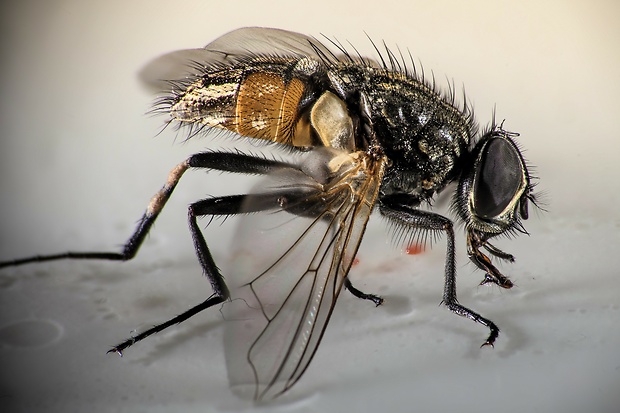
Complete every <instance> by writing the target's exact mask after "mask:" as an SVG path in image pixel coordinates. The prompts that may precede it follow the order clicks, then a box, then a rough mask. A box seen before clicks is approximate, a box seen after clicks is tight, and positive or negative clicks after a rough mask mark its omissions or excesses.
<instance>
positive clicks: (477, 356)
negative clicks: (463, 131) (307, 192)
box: [0, 0, 620, 413]
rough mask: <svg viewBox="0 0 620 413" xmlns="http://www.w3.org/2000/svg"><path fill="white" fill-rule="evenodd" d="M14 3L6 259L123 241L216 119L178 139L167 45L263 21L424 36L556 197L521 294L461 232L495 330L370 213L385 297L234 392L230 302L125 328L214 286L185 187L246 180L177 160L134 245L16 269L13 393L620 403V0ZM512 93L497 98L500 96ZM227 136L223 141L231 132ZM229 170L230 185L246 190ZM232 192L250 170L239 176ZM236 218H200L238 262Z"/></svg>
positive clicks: (8, 355) (43, 405) (8, 319)
mask: <svg viewBox="0 0 620 413" xmlns="http://www.w3.org/2000/svg"><path fill="white" fill-rule="evenodd" d="M470 3H471V2H459V1H453V2H452V1H436V2H428V1H421V2H418V1H402V2H393V3H389V2H383V3H381V5H380V7H378V6H377V4H378V3H367V4H364V3H360V2H359V1H333V0H332V1H322V0H320V1H313V2H305V3H302V4H300V5H299V6H296V5H295V6H294V5H293V2H290V1H283V2H268V3H260V4H259V3H258V2H249V1H247V2H242V1H234V2H198V1H197V2H191V1H184V2H182V5H181V4H180V3H175V2H153V1H144V2H137V1H135V2H110V1H108V2H80V1H69V0H67V1H48V2H34V1H33V2H28V1H25V2H20V3H19V6H17V5H14V6H7V5H5V4H4V3H3V5H2V6H1V10H0V16H2V17H0V19H1V23H2V24H1V25H0V30H1V31H2V32H1V33H2V36H1V37H0V38H1V40H0V42H1V43H0V44H1V45H2V56H3V58H2V72H1V74H2V76H1V77H0V85H1V89H0V96H2V98H1V99H2V100H1V102H2V106H1V113H2V117H1V119H2V120H1V122H0V128H1V129H0V131H1V132H0V136H1V148H0V168H1V169H0V175H1V176H2V180H1V181H0V194H1V195H0V211H1V214H0V234H1V237H2V240H1V245H0V260H3V259H9V258H14V257H21V256H28V255H31V254H36V253H53V252H58V251H65V250H67V249H92V250H96V249H104V250H105V249H110V248H115V247H116V246H118V245H120V244H121V243H123V242H124V241H125V239H126V238H127V237H128V236H129V234H130V233H131V231H132V230H133V226H134V223H135V221H136V220H137V219H138V218H139V216H140V215H141V213H142V211H143V209H144V208H145V206H146V203H147V201H148V199H149V198H150V196H151V195H152V194H153V193H154V191H156V190H157V189H158V188H159V187H160V186H161V184H162V183H163V181H164V179H165V177H166V174H167V172H168V170H169V169H170V168H171V167H172V166H173V165H175V164H176V163H177V162H179V161H180V160H182V159H183V158H184V157H185V156H186V155H187V154H190V153H193V152H197V151H200V150H202V149H203V148H205V147H212V146H213V142H211V141H209V140H208V139H202V140H200V139H195V140H192V141H190V142H189V143H187V144H179V143H177V144H173V142H174V138H175V135H174V133H173V132H172V131H166V132H164V133H163V134H161V135H159V136H157V137H156V138H154V136H155V135H156V134H157V132H158V130H159V127H160V125H161V122H162V119H161V118H151V117H148V116H144V115H143V114H144V112H146V111H147V110H148V108H149V104H150V102H151V101H152V99H153V96H152V95H151V94H149V93H148V92H147V91H145V90H144V89H143V88H142V87H141V86H140V83H139V81H138V79H137V76H136V74H137V72H138V71H139V69H140V68H141V67H142V66H143V65H144V64H145V63H146V62H148V61H149V60H150V59H152V58H153V57H155V56H157V55H159V54H162V53H165V52H168V51H171V50H175V49H181V48H190V47H200V46H203V45H204V44H206V43H208V42H209V41H211V40H213V39H214V38H216V37H218V36H219V35H221V34H223V33H225V32H227V31H229V30H232V29H234V28H237V27H242V26H251V25H262V26H272V27H280V28H284V29H289V30H294V31H299V32H302V33H306V34H312V35H318V34H320V33H325V34H328V35H330V36H336V37H337V38H339V39H343V40H345V39H346V40H350V41H351V42H352V43H353V44H355V45H356V47H357V48H358V49H359V50H360V51H362V52H363V53H365V54H369V55H372V48H371V46H370V45H369V43H368V41H367V40H366V39H365V35H364V31H366V32H368V34H369V35H370V36H371V37H373V38H374V39H376V40H381V39H385V40H386V41H387V42H388V44H395V43H398V44H399V45H400V46H401V47H402V48H406V47H408V48H409V49H410V50H411V52H412V54H413V56H415V57H416V58H417V59H419V60H420V61H421V62H422V63H423V64H424V67H425V69H426V70H427V72H428V71H430V70H433V71H434V73H435V76H436V78H437V80H438V82H439V83H440V84H442V83H444V79H445V78H446V76H447V77H448V78H449V79H454V81H455V84H456V85H457V87H460V85H461V84H464V85H465V87H466V90H467V92H468V97H469V98H470V99H471V100H472V102H473V103H474V104H475V107H476V113H477V116H478V120H479V121H480V123H481V124H482V125H484V124H486V123H488V122H489V121H490V119H491V113H492V110H493V108H494V107H496V111H497V118H498V119H500V120H501V119H504V118H505V119H506V123H505V127H506V128H507V129H508V130H514V131H518V132H520V133H521V138H520V140H519V141H520V142H521V144H522V146H523V147H524V148H526V156H527V158H528V159H529V160H530V162H531V163H532V164H534V165H536V166H537V169H536V173H537V174H538V175H539V176H540V177H541V183H540V189H541V190H544V191H547V192H548V193H549V195H548V203H549V205H548V209H549V213H544V214H536V213H533V214H532V217H531V219H530V220H529V221H528V222H527V223H526V224H527V225H526V226H527V229H528V230H529V231H530V232H531V234H532V235H531V236H530V237H526V236H521V237H519V238H518V239H516V240H507V239H503V240H501V241H500V242H499V243H498V245H499V246H500V247H501V248H504V249H506V250H508V251H510V252H512V253H514V254H515V255H516V256H517V262H516V263H515V264H513V265H502V266H501V268H502V270H503V271H504V272H505V273H506V274H507V275H509V276H511V278H512V279H513V280H514V281H515V282H516V284H517V287H516V288H514V289H513V290H510V291H499V290H498V289H497V288H487V287H477V283H478V282H479V281H480V280H481V278H482V273H480V272H479V271H476V270H475V269H474V267H473V265H471V264H467V263H466V257H465V254H464V252H465V251H464V248H465V246H464V237H463V235H462V232H459V233H458V248H459V264H458V270H459V294H460V296H459V297H460V300H461V302H462V303H463V304H466V305H468V306H470V307H472V308H474V309H476V310H478V311H480V312H481V313H483V314H485V315H486V316H488V317H489V318H491V319H492V320H494V321H495V322H496V323H497V324H498V325H499V326H500V328H501V329H502V334H501V335H500V338H499V340H498V341H497V343H496V346H495V349H490V348H484V349H479V348H478V346H479V345H480V343H482V341H483V340H484V338H485V337H486V334H487V330H486V329H485V328H483V327H481V326H477V325H475V324H473V323H471V322H469V321H467V320H463V319H460V318H459V317H456V316H454V315H452V314H450V313H449V312H448V310H446V309H445V308H443V307H439V306H438V303H439V301H440V298H441V291H442V281H443V280H442V274H443V257H444V250H445V242H444V240H440V241H439V242H438V243H437V245H435V248H434V249H433V250H432V251H430V252H428V253H425V254H423V255H421V256H415V257H411V256H406V255H404V254H402V253H401V252H400V251H401V250H399V249H398V248H392V247H391V245H390V244H389V238H388V237H387V235H386V234H387V233H386V231H385V230H384V222H383V221H382V220H381V219H379V217H373V218H374V219H373V224H372V225H371V227H370V229H369V232H368V234H367V236H366V237H365V241H364V244H363V246H362V251H361V252H360V255H359V257H360V261H361V262H360V265H359V266H357V267H356V268H355V270H354V273H353V275H352V276H353V279H354V280H355V281H356V284H357V285H358V286H359V287H360V288H363V289H364V290H365V291H370V292H377V293H379V294H381V295H383V296H384V297H385V298H386V300H387V302H386V304H385V306H383V307H380V308H377V309H376V308H374V307H373V306H372V305H370V304H369V303H365V302H361V301H359V300H356V299H354V298H353V297H352V296H351V295H350V294H347V293H345V294H343V295H342V296H341V298H340V301H339V302H338V306H337V308H336V312H335V314H334V316H333V319H332V322H331V324H330V326H329V328H328V331H327V334H326V337H325V339H324V340H323V343H322V345H321V347H320V349H319V352H318V353H317V356H316V358H315V359H314V361H313V363H312V364H311V367H310V368H309V370H308V372H307V373H306V375H305V376H304V377H303V379H302V380H301V381H300V382H299V383H298V384H297V385H296V386H295V388H294V389H293V391H292V392H290V393H289V394H288V395H287V396H286V397H284V398H282V399H281V400H278V401H276V402H275V405H274V406H266V407H254V406H252V405H250V404H248V403H245V402H242V401H240V400H238V399H236V398H235V397H234V396H233V395H232V393H231V392H230V390H229V389H228V384H227V378H226V372H225V365H224V352H223V347H222V341H221V339H222V335H223V334H222V328H221V327H222V321H221V316H220V313H219V312H218V311H211V312H206V313H204V314H201V315H200V316H197V317H195V318H193V319H192V320H190V321H188V322H186V323H184V324H183V325H182V326H180V327H177V328H171V329H169V331H167V332H165V333H163V334H160V335H158V336H156V337H153V338H150V339H148V340H146V341H145V342H143V343H141V344H140V345H139V346H136V347H134V348H131V349H130V350H128V351H127V352H126V355H125V357H123V358H122V359H121V358H118V357H115V356H114V355H106V354H105V352H106V350H107V349H108V348H109V346H110V345H113V344H115V343H117V342H118V341H119V340H122V339H124V338H126V337H127V336H129V335H130V334H131V332H132V330H134V329H136V330H143V329H145V328H148V327H149V326H150V325H152V324H154V323H157V322H161V321H163V320H165V319H168V318H169V317H171V316H173V315H176V314H178V313H179V312H181V311H183V310H184V309H186V308H188V307H190V306H192V305H194V304H196V303H198V302H200V301H201V300H203V299H204V297H206V296H207V295H208V294H210V290H209V285H208V283H207V282H206V280H205V279H204V278H202V277H201V276H200V270H199V268H198V264H197V263H196V262H195V259H194V252H193V250H192V247H191V241H190V237H189V232H188V230H187V227H186V209H185V206H186V205H187V204H188V203H190V202H191V201H193V200H196V199H198V198H200V197H204V196H205V195H206V194H225V193H230V192H241V191H243V190H244V186H246V185H247V184H245V182H244V180H239V179H235V180H234V182H233V180H232V179H230V180H229V177H223V176H220V175H218V174H208V175H206V174H202V173H195V174H193V175H188V176H187V177H186V178H184V180H183V182H182V184H181V185H180V187H179V188H178V191H177V193H176V194H175V196H174V197H173V199H172V200H171V201H170V203H169V205H168V206H167V208H166V210H165V212H164V214H163V215H162V217H161V219H160V220H159V221H158V223H157V225H156V226H155V229H154V231H153V232H152V233H151V236H150V238H149V240H148V241H147V242H146V243H145V245H144V246H143V248H142V251H141V253H140V254H139V256H138V258H137V259H135V260H134V261H132V262H129V263H126V264H122V265H121V264H117V263H96V262H58V263H49V264H45V265H31V266H25V267H20V268H14V269H5V270H2V271H1V272H0V366H1V367H0V411H2V412H9V411H10V412H14V411H28V412H34V411H45V412H52V411H58V412H67V411H149V412H153V411H171V410H173V408H175V409H177V408H181V410H185V411H201V412H204V411H245V410H252V409H257V410H263V411H293V412H316V411H344V409H345V407H344V406H346V409H347V411H360V412H362V411H390V412H398V411H403V412H409V411H417V412H431V411H455V410H457V409H458V410H459V411H461V412H474V411H476V412H487V411H502V412H524V411H528V412H529V411H531V412H556V411H563V412H566V413H568V412H585V411H588V412H612V411H618V410H617V407H618V406H619V405H620V395H619V391H620V277H619V276H618V266H619V264H620V259H619V257H618V246H619V245H620V237H619V235H618V230H619V228H620V218H619V217H620V215H619V213H618V212H617V205H618V204H619V201H620V199H619V198H620V180H619V179H618V177H619V175H620V174H619V172H620V167H619V166H618V160H617V159H618V151H619V149H620V143H619V142H620V132H618V125H617V123H618V114H619V113H620V104H619V102H620V99H619V98H618V96H619V95H620V82H619V81H618V74H619V73H620V53H619V52H618V50H619V49H618V47H617V46H618V44H619V40H620V25H619V23H618V17H619V16H620V8H619V7H618V5H617V2H614V1H599V2H596V1H594V2H592V1H591V2H567V1H557V2H552V1H546V2H539V1H522V2H505V3H503V2H502V3H500V2H496V1H488V2H476V3H475V4H474V5H471V4H470ZM495 105H496V106H495ZM219 143H220V142H216V144H219ZM231 188H235V190H231ZM237 188H238V189H237ZM233 226H234V223H233V222H232V221H229V222H226V223H225V224H224V225H222V226H220V225H219V224H215V225H212V226H211V227H210V228H209V230H208V231H207V237H208V239H211V240H218V241H220V242H217V243H216V242H212V243H211V246H212V249H213V252H214V254H215V255H216V256H217V257H221V260H223V261H222V262H225V260H226V240H225V238H226V235H227V234H229V233H231V232H232V228H233Z"/></svg>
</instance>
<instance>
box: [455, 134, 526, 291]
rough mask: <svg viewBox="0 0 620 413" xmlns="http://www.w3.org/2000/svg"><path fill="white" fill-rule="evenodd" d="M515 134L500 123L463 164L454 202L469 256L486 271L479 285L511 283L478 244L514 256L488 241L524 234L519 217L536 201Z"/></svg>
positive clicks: (508, 257)
mask: <svg viewBox="0 0 620 413" xmlns="http://www.w3.org/2000/svg"><path fill="white" fill-rule="evenodd" d="M516 136H517V134H515V133H510V132H507V131H505V130H503V129H502V128H501V127H496V128H493V129H491V130H490V131H489V132H487V133H485V134H484V135H483V136H482V138H481V139H480V141H479V142H478V143H477V144H476V146H475V147H474V148H473V150H472V151H471V153H470V157H469V159H468V161H467V162H466V163H465V165H464V170H463V173H462V175H461V178H460V181H459V185H458V189H457V192H456V196H455V202H454V208H455V209H456V210H457V212H458V214H459V215H460V216H461V218H462V219H463V220H464V221H465V224H466V228H467V247H468V253H469V257H470V259H471V260H472V261H473V262H474V263H475V264H476V265H477V266H478V267H479V268H481V269H483V270H485V271H486V272H487V275H486V278H485V280H484V281H483V284H484V283H487V282H493V283H495V284H498V285H500V286H502V287H504V288H510V287H511V286H512V283H511V282H510V280H508V279H506V278H505V277H503V276H502V275H501V274H500V273H499V271H498V270H497V269H495V267H494V266H493V265H492V264H491V262H490V260H489V258H488V257H487V256H486V255H484V254H483V253H482V252H481V251H480V250H479V249H480V248H481V247H484V248H485V249H486V250H487V251H488V252H489V253H491V254H492V255H495V256H496V257H499V258H502V259H506V260H508V261H513V260H514V257H513V256H512V255H510V254H508V253H504V252H502V251H500V250H499V249H497V248H496V247H494V246H492V245H491V244H490V243H489V242H488V240H489V239H490V238H492V237H495V236H498V235H502V234H506V235H510V234H513V233H514V232H521V233H525V234H527V231H526V230H525V228H524V227H523V225H522V221H523V220H526V219H527V218H528V215H529V214H528V204H529V203H530V202H532V203H534V205H536V201H535V197H534V194H533V192H532V191H533V187H534V185H533V184H532V182H531V181H532V177H531V175H530V172H529V171H528V166H527V164H526V162H525V160H524V159H523V156H522V155H521V151H520V150H519V147H518V146H517V144H516V143H515V142H514V140H513V138H514V137H516Z"/></svg>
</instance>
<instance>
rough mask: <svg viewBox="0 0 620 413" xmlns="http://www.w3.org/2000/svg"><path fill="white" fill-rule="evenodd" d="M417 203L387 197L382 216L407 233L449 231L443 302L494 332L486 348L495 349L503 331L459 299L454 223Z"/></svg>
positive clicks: (401, 197) (402, 197) (403, 196)
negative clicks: (494, 346)
mask: <svg viewBox="0 0 620 413" xmlns="http://www.w3.org/2000/svg"><path fill="white" fill-rule="evenodd" d="M417 204H418V203H417V198H414V197H412V196H410V195H406V194H398V195H390V196H384V197H383V198H381V199H380V200H379V208H380V210H381V213H382V214H383V215H384V216H385V217H387V218H388V219H390V220H392V221H393V222H394V223H396V224H397V225H399V226H401V227H402V229H403V230H405V231H420V230H422V231H435V232H438V231H439V232H445V234H446V236H447V243H448V245H447V251H446V267H445V282H444V291H443V300H442V303H443V304H445V305H446V306H447V307H448V308H449V309H450V311H452V312H453V313H455V314H458V315H460V316H463V317H467V318H469V319H470V320H473V321H475V322H477V323H480V324H482V325H484V326H486V327H488V328H489V330H490V331H491V332H490V334H489V336H488V338H487V339H486V341H485V342H484V343H483V344H482V345H483V346H486V345H490V346H492V345H493V343H494V342H495V339H496V338H497V336H498V335H499V328H498V327H497V326H496V325H495V323H493V322H492V321H491V320H489V319H487V318H484V317H482V316H481V315H480V314H478V313H476V312H474V311H472V310H470V309H469V308H467V307H465V306H462V305H461V304H459V302H458V299H457V297H456V256H455V249H454V228H453V224H452V221H450V220H449V219H448V218H446V217H444V216H442V215H439V214H436V213H433V212H428V211H421V210H418V209H415V208H413V207H412V206H411V205H417Z"/></svg>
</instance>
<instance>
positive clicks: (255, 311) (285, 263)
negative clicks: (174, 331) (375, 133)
mask: <svg viewBox="0 0 620 413" xmlns="http://www.w3.org/2000/svg"><path fill="white" fill-rule="evenodd" d="M334 159H336V158H334ZM345 163H346V165H344V166H342V167H340V169H339V172H338V174H337V175H336V176H335V177H334V178H333V179H331V180H330V181H329V182H328V183H326V184H324V185H321V184H318V183H316V182H315V181H313V180H312V179H307V180H306V181H305V182H299V181H297V182H294V183H292V182H290V181H289V180H287V179H279V178H272V180H271V182H270V184H269V189H270V190H271V191H276V192H277V191H279V193H282V194H283V195H282V198H281V202H280V204H281V205H282V207H281V208H280V209H277V210H275V211H272V212H269V213H263V214H260V215H256V216H254V217H253V218H251V222H248V223H245V224H246V225H244V223H242V225H241V226H240V228H241V230H240V231H241V232H240V234H239V236H238V237H237V238H238V239H239V240H240V242H241V244H242V245H240V246H239V249H238V250H237V253H236V254H235V256H234V265H233V271H232V272H231V273H230V277H228V282H229V284H231V283H234V284H235V286H234V287H233V288H232V291H231V293H232V301H231V302H230V303H228V304H226V305H225V307H224V309H223V313H224V317H225V319H226V321H227V322H226V333H225V349H226V361H227V365H228V374H229V380H230V383H231V387H232V388H233V390H234V391H235V392H236V393H238V394H239V395H241V396H242V397H247V398H253V399H269V398H273V397H275V396H278V395H279V394H281V393H282V392H284V391H286V390H287V389H289V388H290V387H291V386H292V385H293V384H295V382H296V381H297V380H298V379H299V378H300V377H301V375H302V374H303V373H304V371H305V370H306V368H307V367H308V364H309V363H310V361H311V359H312V357H313V355H314V353H315V351H316V349H317V346H318V344H319V342H320V341H321V338H322V336H323V333H324V331H325V327H326V326H327V322H328V321H329V317H330V315H331V313H332V310H333V307H334V304H335V302H336V299H337V297H338V294H339V292H340V290H341V288H342V284H343V281H344V279H345V277H346V275H347V273H348V272H349V269H350V267H351V263H352V260H353V258H354V257H355V254H356V252H357V249H358V247H359V244H360V242H361V239H362V235H363V233H364V230H365V228H366V223H367V221H368V218H369V216H370V213H371V211H372V208H373V206H374V203H375V200H376V197H377V192H378V188H379V184H380V182H381V176H382V173H383V172H382V171H383V161H371V160H370V159H369V158H366V156H365V155H364V154H363V153H362V152H358V153H354V154H349V155H346V162H345ZM300 188H301V189H300ZM287 193H288V194H291V195H289V196H287V195H286V194H287Z"/></svg>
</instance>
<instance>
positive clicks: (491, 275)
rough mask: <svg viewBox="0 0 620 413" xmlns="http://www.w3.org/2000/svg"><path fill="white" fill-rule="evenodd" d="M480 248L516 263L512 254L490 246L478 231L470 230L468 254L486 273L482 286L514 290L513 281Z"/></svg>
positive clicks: (468, 234)
mask: <svg viewBox="0 0 620 413" xmlns="http://www.w3.org/2000/svg"><path fill="white" fill-rule="evenodd" d="M480 247H484V248H485V249H487V251H489V252H490V253H491V254H493V255H495V256H496V257H499V258H502V259H505V260H508V261H510V262H513V261H514V257H513V256H512V255H511V254H508V253H505V252H504V251H501V250H500V249H498V248H496V247H494V246H493V245H491V244H489V243H488V242H487V241H486V240H485V239H483V238H482V237H481V236H480V234H478V233H477V232H476V231H474V230H469V231H468V232H467V254H468V255H469V259H470V260H471V261H472V262H473V263H474V264H476V266H477V267H478V268H480V269H481V270H482V271H484V272H486V274H485V276H484V280H482V281H481V282H480V285H484V284H489V283H493V284H497V285H499V286H500V287H502V288H506V289H508V288H512V287H513V285H514V284H513V283H512V281H510V279H508V277H506V276H504V275H503V274H502V273H501V272H500V271H499V270H498V269H497V268H495V266H494V265H493V264H492V263H491V260H490V259H489V257H487V256H486V255H485V254H484V253H483V252H482V251H480Z"/></svg>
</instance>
